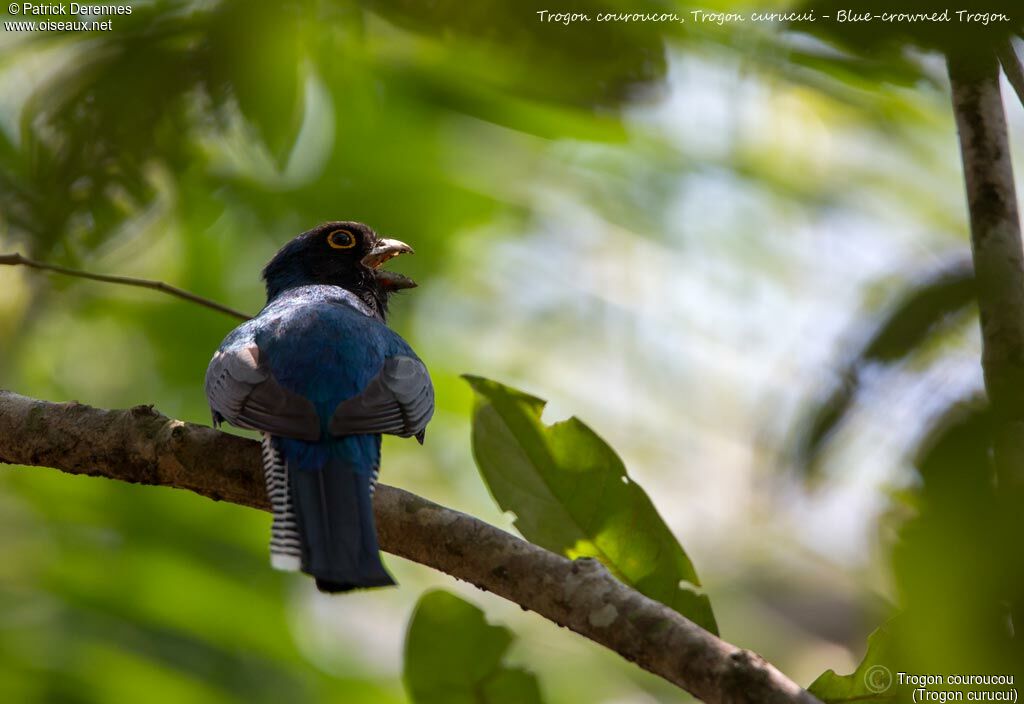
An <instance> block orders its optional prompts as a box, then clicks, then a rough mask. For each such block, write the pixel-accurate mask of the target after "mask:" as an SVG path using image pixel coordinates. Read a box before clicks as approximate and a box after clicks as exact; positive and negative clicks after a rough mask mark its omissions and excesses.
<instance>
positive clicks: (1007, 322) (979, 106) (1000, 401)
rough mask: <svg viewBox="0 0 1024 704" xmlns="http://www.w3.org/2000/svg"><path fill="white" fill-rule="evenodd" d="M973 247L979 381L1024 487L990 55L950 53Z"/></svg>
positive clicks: (1012, 264) (1023, 316)
mask: <svg viewBox="0 0 1024 704" xmlns="http://www.w3.org/2000/svg"><path fill="white" fill-rule="evenodd" d="M949 77H950V82H951V84H952V89H953V111H954V113H955V114H956V124H957V129H958V131H959V135H960V154H961V157H962V160H963V167H964V181H965V183H966V186H967V205H968V208H969V210H970V220H971V250H972V254H973V258H974V271H975V276H976V277H977V287H978V288H977V290H978V306H979V309H980V313H981V333H982V344H983V354H982V365H983V367H984V371H985V389H986V391H987V392H988V396H989V399H990V400H991V402H992V407H993V410H994V411H995V413H996V417H997V424H998V425H999V426H1001V427H1000V428H997V433H998V439H997V443H996V458H995V459H996V466H997V472H998V475H999V480H1000V483H1001V484H1002V485H1003V487H1004V488H1007V489H1009V488H1018V489H1019V488H1022V487H1024V248H1022V246H1021V234H1020V219H1019V216H1018V214H1017V195H1016V193H1015V191H1014V184H1013V167H1012V165H1011V163H1010V144H1009V138H1008V136H1007V132H1006V117H1005V115H1004V114H1003V102H1002V97H1001V96H1000V93H999V65H998V63H997V61H996V58H995V56H993V55H989V54H987V53H986V52H981V51H976V52H972V53H971V54H969V55H968V54H962V55H958V54H951V55H950V56H949Z"/></svg>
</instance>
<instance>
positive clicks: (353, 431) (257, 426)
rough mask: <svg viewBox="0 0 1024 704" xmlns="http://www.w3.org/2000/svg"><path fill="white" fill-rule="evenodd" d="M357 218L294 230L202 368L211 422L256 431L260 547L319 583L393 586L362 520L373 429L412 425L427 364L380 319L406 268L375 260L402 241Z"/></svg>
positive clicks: (371, 528) (429, 410) (401, 429)
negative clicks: (265, 523) (261, 286)
mask: <svg viewBox="0 0 1024 704" xmlns="http://www.w3.org/2000/svg"><path fill="white" fill-rule="evenodd" d="M411 251H412V248H410V247H409V246H408V245H406V244H405V243H403V242H399V241H397V240H390V239H382V238H380V237H378V236H377V234H376V233H375V232H374V231H373V230H372V229H370V228H369V227H367V226H366V225H363V224H361V223H357V222H329V223H325V224H323V225H320V226H319V227H316V228H314V229H312V230H310V231H309V232H304V233H302V234H301V235H299V236H298V237H296V238H294V239H293V240H292V241H290V242H289V243H288V244H286V245H285V246H284V247H282V248H281V250H280V251H278V253H277V254H276V255H275V256H274V258H273V259H271V260H270V263H268V264H267V266H266V268H265V269H264V270H263V279H264V280H265V281H266V286H267V304H266V306H265V307H264V308H263V310H262V311H260V313H259V315H257V316H256V317H255V318H253V319H252V320H249V321H248V322H245V323H243V324H242V325H239V326H238V327H237V328H235V329H234V330H233V331H232V332H231V333H230V334H229V335H228V336H227V337H226V338H225V339H224V342H223V343H222V344H221V346H220V349H218V350H217V353H216V354H214V356H213V359H212V360H211V361H210V366H209V368H208V369H207V371H206V395H207V398H208V399H209V402H210V408H211V409H212V410H213V421H214V425H218V424H220V423H221V422H222V421H225V420H226V421H228V422H229V423H231V424H232V425H235V426H238V427H240V428H249V429H252V430H258V431H261V432H262V433H263V462H264V473H265V475H266V481H267V494H268V496H269V498H270V502H271V506H272V508H273V524H272V527H271V539H270V555H271V564H272V565H273V566H275V567H277V568H279V569H285V570H299V569H301V570H302V571H303V572H306V573H307V574H310V575H312V576H313V577H315V578H316V585H317V587H318V588H319V589H320V590H321V591H326V592H343V591H348V590H351V589H359V588H364V587H380V586H385V585H390V584H394V580H392V578H391V576H390V575H389V574H388V573H387V571H386V570H385V569H384V565H383V564H382V563H381V560H380V552H379V548H378V545H377V532H376V527H375V525H374V518H373V502H372V497H373V490H374V485H375V483H376V481H377V473H378V470H379V467H380V445H381V434H382V433H388V434H392V435H399V436H402V437H416V438H417V439H418V440H419V441H420V442H421V443H422V442H423V435H424V429H425V428H426V425H427V421H429V420H430V417H431V416H432V415H433V412H434V389H433V386H432V385H431V382H430V375H429V374H428V373H427V368H426V367H425V366H424V365H423V362H421V361H420V359H419V357H417V356H416V353H415V352H413V351H412V349H411V348H410V347H409V345H408V343H406V342H405V340H403V339H402V338H401V337H399V335H398V334H397V333H395V332H394V331H392V330H391V329H390V328H388V326H387V325H386V324H385V318H386V316H387V308H388V298H389V297H390V296H391V294H393V293H395V292H396V291H398V290H400V289H403V288H411V287H413V286H415V283H413V281H412V280H411V279H408V278H407V277H404V276H402V275H400V274H397V273H395V272H390V271H385V270H384V269H381V268H380V267H381V265H382V264H383V263H384V262H386V261H387V260H389V259H391V258H392V257H395V256H397V255H399V254H403V253H406V252H411Z"/></svg>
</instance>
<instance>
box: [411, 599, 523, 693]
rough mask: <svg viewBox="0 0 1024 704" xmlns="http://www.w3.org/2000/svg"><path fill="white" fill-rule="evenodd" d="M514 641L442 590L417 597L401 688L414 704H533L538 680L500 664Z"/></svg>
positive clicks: (471, 605)
mask: <svg viewBox="0 0 1024 704" xmlns="http://www.w3.org/2000/svg"><path fill="white" fill-rule="evenodd" d="M513 640H514V636H513V635H512V632H511V631H510V630H509V629H507V628H505V627H504V626H492V625H490V624H488V623H487V620H486V619H485V618H484V612H483V611H481V610H480V609H478V608H477V607H476V606H474V605H473V604H470V603H469V602H468V601H464V600H463V599H460V598H459V597H457V596H455V595H454V594H450V593H448V592H445V591H441V590H434V591H429V592H427V593H426V594H424V595H423V596H422V597H420V600H419V602H418V603H417V604H416V609H415V611H414V612H413V615H412V619H411V620H410V622H409V632H408V634H407V635H406V639H405V672H404V675H403V676H404V679H405V687H406V690H407V691H408V693H409V698H410V699H411V700H412V701H413V702H414V704H533V703H534V702H536V703H537V704H539V702H541V701H542V700H541V696H540V688H539V687H538V685H537V678H536V677H534V676H533V675H532V674H531V673H529V672H526V671H525V670H520V669H515V668H510V667H506V666H505V665H503V664H502V658H504V657H505V654H506V652H507V651H508V648H509V646H510V645H511V644H512V641H513Z"/></svg>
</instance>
